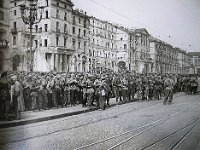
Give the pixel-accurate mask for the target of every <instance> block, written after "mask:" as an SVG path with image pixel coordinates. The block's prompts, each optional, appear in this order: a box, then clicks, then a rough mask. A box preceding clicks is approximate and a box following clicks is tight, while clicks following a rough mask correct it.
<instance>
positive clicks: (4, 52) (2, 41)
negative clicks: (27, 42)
mask: <svg viewBox="0 0 200 150" xmlns="http://www.w3.org/2000/svg"><path fill="white" fill-rule="evenodd" d="M9 3H10V2H9V1H6V0H1V1H0V71H8V70H11V68H10V63H11V60H10V55H11V52H10V49H9V45H10V41H9V36H10V32H9Z"/></svg>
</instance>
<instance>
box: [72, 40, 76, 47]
mask: <svg viewBox="0 0 200 150" xmlns="http://www.w3.org/2000/svg"><path fill="white" fill-rule="evenodd" d="M75 45H76V40H75V39H72V46H73V49H75Z"/></svg>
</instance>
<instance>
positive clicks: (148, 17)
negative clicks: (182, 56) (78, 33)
mask: <svg viewBox="0 0 200 150" xmlns="http://www.w3.org/2000/svg"><path fill="white" fill-rule="evenodd" d="M72 2H73V3H74V5H75V6H74V8H78V9H83V10H84V11H86V12H87V13H88V15H92V16H94V17H96V18H99V19H103V20H107V21H110V22H113V23H118V24H121V25H123V26H125V27H129V28H131V27H133V28H134V27H138V28H142V27H144V28H146V29H147V30H148V32H149V33H150V34H151V35H153V36H154V37H157V38H160V39H161V40H163V41H165V42H167V43H169V44H171V45H172V46H174V47H180V48H182V49H184V50H186V51H199V52H200V0H72ZM102 5H103V6H104V7H103V6H102ZM110 9H111V10H110Z"/></svg>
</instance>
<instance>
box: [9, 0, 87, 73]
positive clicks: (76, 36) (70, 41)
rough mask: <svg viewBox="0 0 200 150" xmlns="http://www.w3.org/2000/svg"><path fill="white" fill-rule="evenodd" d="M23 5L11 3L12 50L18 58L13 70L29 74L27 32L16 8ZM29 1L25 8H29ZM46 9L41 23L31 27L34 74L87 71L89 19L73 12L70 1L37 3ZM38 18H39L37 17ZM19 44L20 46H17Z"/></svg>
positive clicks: (18, 2)
mask: <svg viewBox="0 0 200 150" xmlns="http://www.w3.org/2000/svg"><path fill="white" fill-rule="evenodd" d="M23 3H24V1H11V6H12V7H11V19H10V22H11V26H12V30H11V31H12V39H13V43H12V50H13V52H14V53H16V55H17V56H19V57H20V61H19V62H20V63H18V65H17V67H15V68H14V67H13V70H28V66H29V63H31V62H30V61H29V60H30V58H29V57H28V52H29V49H30V48H29V47H30V46H29V43H30V38H29V37H30V32H29V29H28V27H27V26H26V25H24V23H23V21H22V18H21V13H20V11H19V8H18V7H16V6H18V5H20V4H23ZM28 3H29V2H28V1H27V3H26V5H28ZM37 4H38V6H45V8H44V10H43V11H44V12H43V14H42V20H41V21H40V22H39V23H38V24H35V25H34V26H33V34H32V37H33V40H32V42H33V44H32V45H33V47H32V48H33V50H34V71H50V70H54V71H57V72H82V71H84V72H85V71H87V70H89V68H88V67H87V64H88V58H87V57H86V54H87V53H88V52H87V50H88V33H89V18H88V16H87V15H86V14H85V12H79V11H77V10H73V6H74V4H73V3H72V2H71V0H59V1H58V0H45V1H43V0H38V3H37ZM38 15H39V14H38ZM16 41H19V42H16Z"/></svg>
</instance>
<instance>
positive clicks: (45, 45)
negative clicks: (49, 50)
mask: <svg viewBox="0 0 200 150" xmlns="http://www.w3.org/2000/svg"><path fill="white" fill-rule="evenodd" d="M47 44H48V43H47V39H44V47H47Z"/></svg>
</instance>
